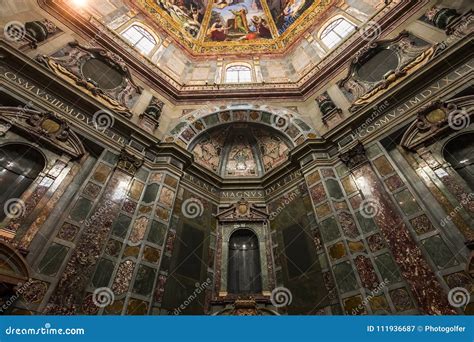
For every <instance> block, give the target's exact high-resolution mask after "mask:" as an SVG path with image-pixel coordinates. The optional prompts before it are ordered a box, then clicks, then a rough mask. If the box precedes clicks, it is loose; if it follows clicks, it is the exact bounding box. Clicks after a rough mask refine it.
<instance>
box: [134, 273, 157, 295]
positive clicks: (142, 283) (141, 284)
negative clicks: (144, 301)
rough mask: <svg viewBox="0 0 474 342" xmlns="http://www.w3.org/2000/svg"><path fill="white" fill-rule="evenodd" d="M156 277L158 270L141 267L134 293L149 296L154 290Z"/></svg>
mask: <svg viewBox="0 0 474 342" xmlns="http://www.w3.org/2000/svg"><path fill="white" fill-rule="evenodd" d="M155 275H156V270H155V269H154V268H151V267H148V266H145V265H140V266H139V267H138V272H137V276H136V278H135V283H134V284H133V292H134V293H137V294H141V295H143V296H148V295H149V294H150V293H151V292H152V290H153V283H154V281H155Z"/></svg>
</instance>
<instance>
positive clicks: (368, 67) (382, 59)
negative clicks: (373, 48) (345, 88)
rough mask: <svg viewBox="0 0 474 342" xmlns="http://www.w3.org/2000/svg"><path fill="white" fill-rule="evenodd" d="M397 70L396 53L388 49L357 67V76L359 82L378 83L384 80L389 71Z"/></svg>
mask: <svg viewBox="0 0 474 342" xmlns="http://www.w3.org/2000/svg"><path fill="white" fill-rule="evenodd" d="M397 68H398V55H397V53H396V52H394V51H392V50H389V49H383V50H380V51H379V52H377V53H376V54H375V55H374V56H372V57H370V58H369V59H368V60H367V61H366V62H365V63H363V64H362V65H360V66H359V68H358V69H357V76H358V77H359V79H360V80H361V81H366V82H379V81H382V80H383V79H384V76H385V75H386V74H387V73H388V72H389V71H392V70H395V69H397Z"/></svg>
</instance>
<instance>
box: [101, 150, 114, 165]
mask: <svg viewBox="0 0 474 342" xmlns="http://www.w3.org/2000/svg"><path fill="white" fill-rule="evenodd" d="M103 160H104V161H106V162H107V163H109V164H112V165H115V164H116V163H117V161H118V156H117V155H116V154H114V153H112V152H110V151H107V152H106V153H105V155H104V158H103Z"/></svg>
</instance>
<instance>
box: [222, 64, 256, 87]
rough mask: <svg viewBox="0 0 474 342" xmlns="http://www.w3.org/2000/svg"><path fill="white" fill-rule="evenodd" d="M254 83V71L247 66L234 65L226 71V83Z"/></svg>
mask: <svg viewBox="0 0 474 342" xmlns="http://www.w3.org/2000/svg"><path fill="white" fill-rule="evenodd" d="M250 82H252V69H250V68H249V67H248V66H246V65H232V66H230V67H228V68H227V69H226V71H225V83H250Z"/></svg>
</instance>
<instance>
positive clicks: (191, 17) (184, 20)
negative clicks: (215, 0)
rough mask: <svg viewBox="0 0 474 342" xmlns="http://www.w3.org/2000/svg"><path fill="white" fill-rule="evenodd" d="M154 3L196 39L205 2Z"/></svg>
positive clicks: (166, 0) (165, 0) (163, 0)
mask: <svg viewBox="0 0 474 342" xmlns="http://www.w3.org/2000/svg"><path fill="white" fill-rule="evenodd" d="M156 3H157V4H158V5H159V6H160V7H161V8H162V9H163V10H164V11H165V12H166V13H168V15H169V16H170V17H171V18H173V20H174V21H176V22H177V23H178V24H181V25H182V27H183V29H184V30H185V31H186V32H188V33H189V34H190V35H191V36H192V37H196V36H197V35H198V33H199V30H200V29H201V23H202V20H203V18H204V12H205V9H206V1H205V0H156Z"/></svg>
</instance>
